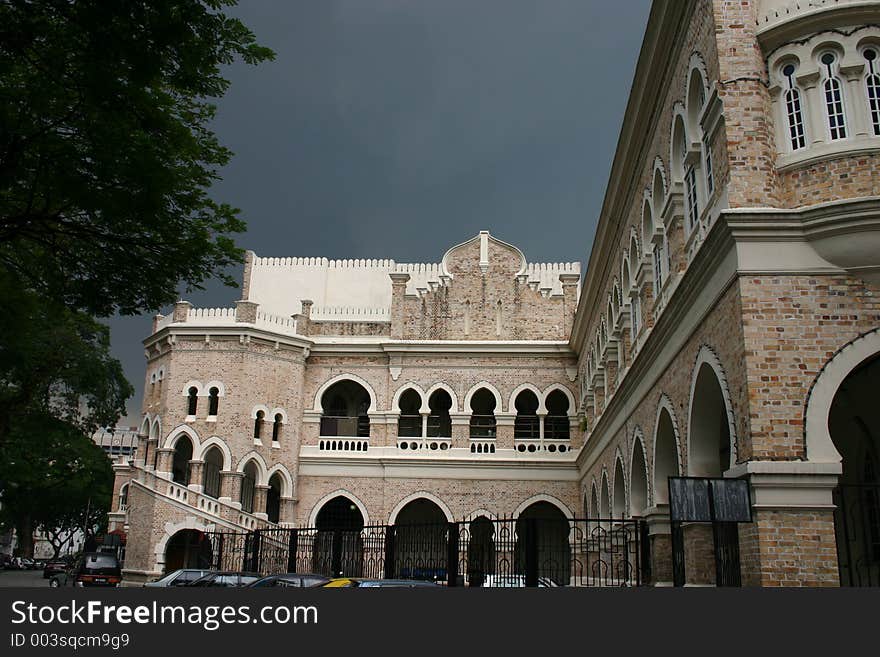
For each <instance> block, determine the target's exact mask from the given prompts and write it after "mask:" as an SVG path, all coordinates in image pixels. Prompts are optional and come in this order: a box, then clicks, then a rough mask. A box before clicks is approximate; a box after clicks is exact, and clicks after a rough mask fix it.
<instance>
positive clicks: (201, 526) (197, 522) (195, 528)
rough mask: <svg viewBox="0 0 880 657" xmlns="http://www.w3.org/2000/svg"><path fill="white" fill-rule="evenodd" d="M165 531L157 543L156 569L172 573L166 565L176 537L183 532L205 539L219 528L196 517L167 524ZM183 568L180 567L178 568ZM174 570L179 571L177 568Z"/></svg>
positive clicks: (155, 551)
mask: <svg viewBox="0 0 880 657" xmlns="http://www.w3.org/2000/svg"><path fill="white" fill-rule="evenodd" d="M163 529H164V531H163V534H162V537H161V538H160V539H159V540H158V541H157V543H156V547H155V550H154V552H153V554H154V555H155V564H156V569H157V570H159V571H161V572H163V573H168V572H170V570H169V569H168V566H167V563H166V558H167V556H168V546H169V543H170V542H171V540H172V539H173V538H174V537H175V536H178V535H181V534H182V532H192V533H191V534H189V536H190V537H193V538H198V537H205V534H207V533H208V532H212V531H215V530H216V529H217V526H216V525H214V524H207V523H205V522H203V521H202V520H201V519H200V518H198V517H196V516H187V517H185V518H184V519H183V520H181V521H180V522H176V523H175V522H166V523H165V526H164V528H163ZM183 567H184V566H178V568H183ZM172 570H177V568H174V569H172Z"/></svg>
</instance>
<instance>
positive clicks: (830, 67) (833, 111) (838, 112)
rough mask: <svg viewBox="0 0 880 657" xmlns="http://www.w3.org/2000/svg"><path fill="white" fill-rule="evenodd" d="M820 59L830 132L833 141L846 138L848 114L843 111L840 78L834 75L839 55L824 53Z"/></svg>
mask: <svg viewBox="0 0 880 657" xmlns="http://www.w3.org/2000/svg"><path fill="white" fill-rule="evenodd" d="M819 61H820V62H821V63H822V66H824V67H825V68H824V71H823V74H824V75H825V81H824V82H823V83H822V90H823V91H824V92H825V115H826V116H827V118H828V132H829V135H830V136H831V139H832V141H833V140H835V139H844V138H846V115H845V114H844V111H843V91H842V89H841V86H840V80H838V79H837V78H836V77H835V75H834V67H835V65H836V62H837V56H836V55H835V54H834V53H833V52H826V53H823V54H822V56H821V57H820V58H819Z"/></svg>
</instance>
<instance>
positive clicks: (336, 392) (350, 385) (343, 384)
mask: <svg viewBox="0 0 880 657" xmlns="http://www.w3.org/2000/svg"><path fill="white" fill-rule="evenodd" d="M321 408H322V411H323V412H322V414H321V435H322V436H347V437H353V438H369V437H370V416H369V415H368V411H369V408H370V393H368V392H367V389H366V388H364V387H363V386H362V385H361V384H359V383H358V382H357V381H352V380H350V379H345V380H342V381H337V382H336V383H334V384H333V385H332V386H330V387H329V388H328V389H327V391H326V392H325V393H324V394H323V395H322V396H321Z"/></svg>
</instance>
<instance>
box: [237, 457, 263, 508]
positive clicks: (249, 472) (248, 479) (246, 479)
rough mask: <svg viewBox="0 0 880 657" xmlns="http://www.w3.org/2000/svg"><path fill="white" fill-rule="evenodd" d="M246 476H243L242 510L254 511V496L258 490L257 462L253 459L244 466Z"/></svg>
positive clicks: (240, 499)
mask: <svg viewBox="0 0 880 657" xmlns="http://www.w3.org/2000/svg"><path fill="white" fill-rule="evenodd" d="M243 472H244V476H243V477H242V478H241V494H240V497H239V501H240V502H241V510H242V511H244V512H246V513H254V497H255V495H256V492H257V478H258V476H259V474H258V472H257V464H256V463H254V462H253V460H251V461H248V462H247V465H245V466H244V471H243Z"/></svg>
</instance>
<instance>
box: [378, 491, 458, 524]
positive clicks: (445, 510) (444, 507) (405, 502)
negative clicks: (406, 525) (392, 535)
mask: <svg viewBox="0 0 880 657" xmlns="http://www.w3.org/2000/svg"><path fill="white" fill-rule="evenodd" d="M419 500H425V501H427V502H430V503H431V504H433V505H434V506H435V507H436V508H437V509H439V510H440V512H441V513H442V514H443V518H445V521H446V522H453V520H454V518H453V516H452V511H451V510H450V508H449V505H448V504H446V502H444V501H443V500H442V499H440V498H439V497H437V496H436V495H434V493H429V492H428V491H424V490H422V491H416V492H415V493H411V494H409V495H407V496H406V497H404V498H403V499H402V500H400V501H399V502H398V503H397V504H396V505H395V506H394V508H393V509H392V510H391V513H390V514H388V524H389V525H393V524H396V523H397V522H398V516H399V515H400V514H401V512H402V511H403V510H404V509H405V508H407V507H409V512H412V511H413V509H414V508H415V507H414V506H412V503H413V502H417V501H419ZM425 508H427V507H425ZM434 515H436V514H434ZM436 518H437V520H441V519H440V516H439V515H438V516H436ZM410 522H413V521H412V520H410ZM420 522H433V520H422V521H420Z"/></svg>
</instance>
